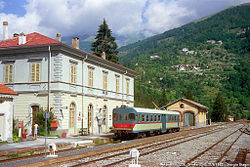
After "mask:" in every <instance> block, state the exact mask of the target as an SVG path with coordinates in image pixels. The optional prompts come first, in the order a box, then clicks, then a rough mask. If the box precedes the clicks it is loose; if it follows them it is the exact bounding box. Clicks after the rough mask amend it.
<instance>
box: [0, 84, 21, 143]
mask: <svg viewBox="0 0 250 167" xmlns="http://www.w3.org/2000/svg"><path fill="white" fill-rule="evenodd" d="M16 96H17V93H16V92H15V91H13V90H12V89H10V88H9V87H7V86H6V85H4V84H2V83H0V141H8V142H12V139H13V138H12V127H13V114H14V108H13V99H14V98H16Z"/></svg>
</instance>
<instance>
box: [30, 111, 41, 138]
mask: <svg viewBox="0 0 250 167" xmlns="http://www.w3.org/2000/svg"><path fill="white" fill-rule="evenodd" d="M31 109H32V134H34V125H35V124H36V123H37V122H36V120H37V113H38V112H39V106H31Z"/></svg>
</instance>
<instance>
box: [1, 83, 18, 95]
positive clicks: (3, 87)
mask: <svg viewBox="0 0 250 167" xmlns="http://www.w3.org/2000/svg"><path fill="white" fill-rule="evenodd" d="M0 94H5V95H17V92H15V91H14V90H12V89H10V88H9V87H8V86H6V85H4V84H2V83H0Z"/></svg>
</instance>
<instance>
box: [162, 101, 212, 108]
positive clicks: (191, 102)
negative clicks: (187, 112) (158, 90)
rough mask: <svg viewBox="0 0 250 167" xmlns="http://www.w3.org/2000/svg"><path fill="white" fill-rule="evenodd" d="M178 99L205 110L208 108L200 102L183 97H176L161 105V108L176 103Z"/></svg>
mask: <svg viewBox="0 0 250 167" xmlns="http://www.w3.org/2000/svg"><path fill="white" fill-rule="evenodd" d="M178 101H185V102H187V103H190V104H193V105H195V106H197V107H199V108H202V109H206V110H207V109H208V107H207V106H204V105H202V104H200V103H197V102H195V101H193V100H189V99H185V98H180V99H177V100H175V101H173V102H170V103H168V104H166V105H165V106H162V107H161V108H166V107H168V106H170V105H172V104H174V103H176V102H178Z"/></svg>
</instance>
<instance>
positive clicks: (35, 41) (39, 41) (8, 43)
mask: <svg viewBox="0 0 250 167" xmlns="http://www.w3.org/2000/svg"><path fill="white" fill-rule="evenodd" d="M56 43H62V42H60V41H58V40H55V39H52V38H50V37H47V36H44V35H42V34H39V33H37V32H33V33H30V34H26V43H25V44H23V45H18V37H13V38H11V39H7V40H5V41H0V48H8V47H18V46H32V45H45V44H56ZM62 44H63V43H62ZM64 45H67V44H64ZM67 46H70V45H67ZM70 47H72V46H70ZM72 48H73V47H72ZM73 49H75V48H73ZM77 50H79V51H81V52H84V51H82V50H81V49H77ZM84 53H85V54H88V55H92V56H94V57H97V58H99V59H103V58H101V57H99V56H96V55H93V54H90V53H87V52H84ZM103 60H104V61H107V62H110V63H112V64H115V65H117V66H120V67H122V68H125V69H127V70H129V71H131V72H134V73H136V71H134V70H132V69H129V68H127V67H124V66H122V65H120V64H116V63H113V62H111V61H108V60H106V59H103Z"/></svg>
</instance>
